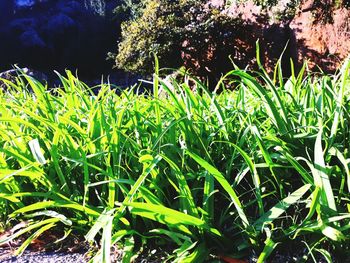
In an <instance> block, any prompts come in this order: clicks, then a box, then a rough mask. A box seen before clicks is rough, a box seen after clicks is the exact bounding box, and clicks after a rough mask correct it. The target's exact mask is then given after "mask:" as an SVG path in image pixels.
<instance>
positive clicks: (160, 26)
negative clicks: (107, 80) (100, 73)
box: [116, 0, 237, 74]
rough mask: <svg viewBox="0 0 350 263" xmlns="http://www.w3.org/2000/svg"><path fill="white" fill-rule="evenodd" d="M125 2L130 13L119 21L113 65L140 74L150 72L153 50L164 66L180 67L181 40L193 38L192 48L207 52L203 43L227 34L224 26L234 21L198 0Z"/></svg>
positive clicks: (205, 43) (234, 20) (233, 23)
mask: <svg viewBox="0 0 350 263" xmlns="http://www.w3.org/2000/svg"><path fill="white" fill-rule="evenodd" d="M126 6H129V9H128V10H130V11H129V12H130V14H131V17H130V19H129V20H128V21H126V22H124V23H123V24H122V37H121V41H120V43H119V48H118V53H117V56H116V66H117V67H118V68H121V69H124V70H127V71H131V72H140V73H143V74H150V73H152V71H153V64H152V63H153V54H157V56H158V58H159V60H160V62H161V64H162V65H164V66H165V67H172V68H177V67H180V66H181V65H182V58H181V51H182V50H183V43H184V41H186V40H191V41H195V42H196V43H193V46H192V47H191V48H192V49H194V50H196V49H198V50H200V51H201V52H203V53H204V52H207V50H205V49H204V47H205V46H206V45H208V44H207V43H208V42H210V41H211V39H212V38H215V37H216V35H215V34H218V36H221V35H223V34H229V33H230V32H224V30H223V29H224V28H225V29H227V28H228V27H227V24H228V23H231V25H232V26H234V25H235V24H236V23H237V21H236V20H237V19H230V18H229V17H227V16H225V15H223V14H220V11H219V10H218V9H216V8H212V7H210V6H209V5H206V2H205V1H204V2H203V1H199V0H190V1H183V0H178V1H168V0H151V1H149V0H144V1H137V4H136V7H134V6H132V5H131V4H129V5H126ZM220 26H221V27H220ZM221 41H223V40H221Z"/></svg>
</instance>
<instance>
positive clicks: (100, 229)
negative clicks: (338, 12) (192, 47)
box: [0, 62, 350, 262]
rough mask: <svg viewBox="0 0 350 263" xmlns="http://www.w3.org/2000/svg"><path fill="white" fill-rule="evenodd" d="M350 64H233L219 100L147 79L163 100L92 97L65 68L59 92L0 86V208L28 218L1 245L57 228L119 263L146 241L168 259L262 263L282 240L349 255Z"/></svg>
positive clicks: (20, 82)
mask: <svg viewBox="0 0 350 263" xmlns="http://www.w3.org/2000/svg"><path fill="white" fill-rule="evenodd" d="M349 66H350V62H347V63H345V64H344V66H343V67H342V69H341V70H340V71H339V73H338V74H336V75H333V76H320V77H314V76H312V75H310V74H309V73H308V71H307V68H306V65H305V66H304V67H303V68H302V70H301V71H300V72H299V73H298V75H296V74H294V73H293V75H292V76H291V77H290V78H289V79H288V80H284V79H283V78H282V77H281V75H282V74H281V70H280V67H279V66H277V68H276V74H275V78H272V79H271V78H270V77H269V76H268V75H267V74H266V73H264V71H262V73H256V74H255V75H254V76H253V75H252V74H250V73H248V72H246V71H243V70H240V69H235V70H233V71H231V72H229V73H228V74H227V75H226V76H224V77H223V79H222V80H221V81H220V82H219V83H218V88H219V87H220V86H223V87H225V85H229V86H231V87H232V86H235V89H234V90H225V89H224V91H223V92H221V93H220V94H216V93H215V92H210V91H209V90H208V89H207V88H206V86H205V85H204V84H203V83H201V82H200V81H198V80H196V79H193V80H192V82H193V83H194V84H193V85H194V86H195V88H196V91H193V87H190V86H189V85H188V83H187V82H186V81H184V82H178V81H176V80H170V81H168V80H167V81H164V80H162V79H161V78H159V77H158V76H157V75H155V77H154V90H155V91H158V90H163V95H164V94H165V96H158V94H156V95H155V96H152V95H150V94H148V95H136V94H135V92H134V90H133V89H132V88H131V89H128V90H124V91H122V92H120V94H117V92H116V91H115V90H114V89H112V88H111V86H110V85H107V84H102V85H101V86H100V91H99V93H98V94H97V95H94V93H93V92H92V91H91V89H90V88H89V87H87V86H86V85H85V84H84V83H82V82H80V81H79V80H78V79H77V78H76V77H74V76H73V75H72V74H71V73H70V72H67V76H61V75H60V79H61V82H62V87H61V88H59V89H48V87H46V86H44V85H43V84H41V83H40V82H38V81H37V80H35V79H33V78H31V77H29V76H26V75H22V76H20V77H18V78H17V82H16V83H11V82H8V81H6V80H3V81H4V82H5V83H6V85H7V89H6V90H1V91H0V135H1V137H0V208H1V210H0V211H1V217H2V221H3V222H6V223H8V224H14V223H13V222H21V221H25V224H22V225H21V227H18V229H17V230H16V231H14V233H13V234H12V235H11V236H9V237H3V238H2V239H1V240H0V245H1V244H4V243H6V242H9V241H10V240H13V239H15V238H17V237H19V236H25V237H26V241H25V242H23V244H22V246H20V247H19V248H18V249H17V254H21V253H22V252H23V250H24V249H25V248H26V247H27V246H28V245H29V244H30V243H31V241H33V240H35V239H36V238H38V236H40V235H42V234H43V233H45V232H46V231H50V230H51V231H57V232H60V231H61V232H62V230H63V229H64V230H65V231H66V233H78V234H82V235H84V236H85V238H86V240H88V241H90V242H94V241H95V242H98V244H99V246H100V249H99V251H98V252H97V253H96V255H95V257H94V261H96V262H109V261H110V260H111V258H110V255H111V247H112V246H113V245H117V244H119V245H120V247H121V249H123V250H124V253H123V261H124V262H130V261H131V260H133V259H134V258H135V257H137V255H138V253H139V252H140V251H141V250H142V248H143V247H156V248H158V247H159V248H161V249H164V250H165V251H168V252H169V256H168V257H169V258H168V260H169V262H202V261H205V260H209V259H214V258H217V257H220V256H227V257H231V258H247V257H249V256H251V255H257V257H258V262H264V261H266V260H267V259H268V258H269V257H270V258H271V257H273V255H274V253H275V251H277V250H278V251H282V252H283V251H284V249H285V248H290V247H291V246H293V247H295V248H300V251H306V252H305V255H304V256H305V258H304V259H305V260H307V259H311V260H312V259H315V257H316V256H321V257H324V258H325V259H326V260H327V261H328V262H331V261H332V260H341V259H343V258H346V257H349V254H348V249H349V245H350V244H349V238H348V237H349V234H350V233H349V228H350V227H349V226H350V224H349V223H350V199H349V198H350V192H349V191H350V172H349V160H350V159H349V158H350V156H349V155H350V153H349V141H350V132H349V127H350V123H349V121H350V115H349V114H350V101H349V95H350V94H349V93H350V79H349ZM135 88H136V87H134V89H135ZM65 236H69V235H68V234H67V235H64V237H65ZM61 241H62V240H61ZM305 249H306V250H305Z"/></svg>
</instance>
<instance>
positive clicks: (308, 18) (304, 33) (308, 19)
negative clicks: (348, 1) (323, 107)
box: [290, 1, 350, 72]
mask: <svg viewBox="0 0 350 263" xmlns="http://www.w3.org/2000/svg"><path fill="white" fill-rule="evenodd" d="M312 2H313V1H307V2H306V3H304V4H303V5H302V7H301V10H304V11H301V12H300V13H299V14H298V15H297V16H296V17H295V18H294V19H293V21H292V22H291V24H290V27H291V29H292V30H293V32H294V34H295V36H296V40H297V43H296V44H297V50H298V59H299V61H300V62H301V61H302V60H304V59H308V60H309V61H310V64H309V65H310V66H311V67H312V68H316V67H317V66H319V67H320V68H322V69H323V70H325V71H329V72H332V71H334V70H335V69H337V68H338V67H339V65H340V64H341V63H342V61H343V60H344V59H345V58H346V57H347V56H348V55H349V54H350V9H346V8H340V9H336V10H334V11H333V12H332V16H331V20H330V21H327V22H325V23H322V22H320V21H319V22H317V21H315V19H314V18H313V15H312ZM307 6H310V8H306V7H307Z"/></svg>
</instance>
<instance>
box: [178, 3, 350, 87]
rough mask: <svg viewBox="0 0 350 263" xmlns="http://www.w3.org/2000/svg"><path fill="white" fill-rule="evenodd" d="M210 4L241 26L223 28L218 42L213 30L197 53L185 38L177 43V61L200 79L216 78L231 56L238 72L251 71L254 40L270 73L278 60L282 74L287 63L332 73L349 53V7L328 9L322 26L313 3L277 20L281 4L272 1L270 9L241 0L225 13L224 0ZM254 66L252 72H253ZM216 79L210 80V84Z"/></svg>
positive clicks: (288, 67) (253, 59)
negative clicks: (180, 44) (179, 54)
mask: <svg viewBox="0 0 350 263" xmlns="http://www.w3.org/2000/svg"><path fill="white" fill-rule="evenodd" d="M210 2H211V4H212V5H213V6H216V7H221V8H222V9H223V11H222V12H223V13H225V14H227V15H229V16H231V17H239V18H240V19H242V21H243V22H242V23H241V24H240V25H238V27H237V26H236V27H232V28H226V29H224V31H225V34H223V36H224V37H223V38H221V39H219V38H217V36H218V32H219V31H216V33H215V32H214V33H213V34H212V35H210V36H208V37H207V39H206V40H205V41H202V42H203V43H205V44H204V45H203V48H202V49H201V50H196V49H193V46H194V45H192V44H191V40H190V39H189V40H187V41H185V43H184V44H183V48H184V51H183V54H182V58H183V60H184V63H185V65H186V66H187V67H188V68H190V69H192V70H193V71H194V72H195V73H197V74H198V75H200V76H208V75H209V76H210V75H211V76H212V78H214V79H215V78H216V79H217V78H218V77H220V76H221V74H223V73H226V72H227V70H229V69H230V68H232V64H231V61H230V60H229V59H228V56H230V57H231V58H232V60H233V61H234V63H235V64H237V65H238V66H240V67H241V68H245V67H246V66H247V65H248V66H250V68H252V69H256V61H255V55H256V53H255V42H256V41H257V40H259V45H260V50H261V52H260V53H261V61H262V62H263V64H264V67H265V68H266V69H267V70H268V71H270V72H271V71H273V69H274V67H275V65H276V62H277V61H278V59H279V58H280V56H281V54H282V52H283V56H282V58H281V62H282V70H283V75H284V76H285V77H288V76H289V75H290V73H291V66H290V59H292V60H293V62H294V65H295V66H296V67H297V68H298V67H301V65H302V63H303V62H304V61H305V60H308V61H309V68H310V69H315V70H318V67H320V68H321V69H322V70H324V71H325V72H329V73H331V72H334V71H335V70H336V69H337V68H338V67H339V65H340V64H341V63H342V61H343V60H344V59H345V58H346V57H347V56H348V55H349V54H350V7H348V8H338V9H335V8H334V9H333V10H331V11H332V12H331V14H330V15H331V19H329V20H328V21H326V22H323V21H322V20H321V18H320V17H318V16H314V14H315V13H316V14H317V8H319V7H317V6H315V4H314V1H312V0H309V1H302V3H301V5H300V6H299V7H298V8H297V10H296V15H295V16H294V17H288V19H284V20H282V21H278V20H277V19H276V14H278V13H279V14H281V13H283V12H284V11H283V9H284V8H286V6H287V1H286V0H283V1H278V4H277V6H276V7H274V8H273V9H272V10H269V11H266V10H263V9H262V8H261V7H260V6H257V5H256V4H255V3H254V1H253V0H251V1H244V2H243V3H240V2H239V1H236V4H233V5H231V6H230V8H228V9H225V8H224V5H225V1H222V0H210ZM254 66H255V68H254ZM215 81H216V80H214V81H213V82H214V83H215Z"/></svg>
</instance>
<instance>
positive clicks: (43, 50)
mask: <svg viewBox="0 0 350 263" xmlns="http://www.w3.org/2000/svg"><path fill="white" fill-rule="evenodd" d="M118 4H119V1H118V0H109V1H107V0H106V1H105V0H103V1H102V0H84V1H78V0H76V1H75V0H0V10H1V16H0V39H1V41H0V57H1V61H0V71H2V70H6V69H9V68H11V64H14V63H18V64H19V66H21V65H23V66H26V67H27V66H28V67H30V68H36V69H39V70H49V71H50V70H53V69H55V70H63V69H66V68H69V69H72V70H75V69H77V68H78V69H79V73H80V74H86V75H89V74H99V71H100V72H103V71H105V70H107V69H110V68H111V67H112V65H113V63H112V62H110V63H109V62H106V57H107V52H108V51H111V50H115V49H116V42H117V37H118V34H119V32H118V30H119V25H118V22H114V21H113V20H112V18H111V17H112V14H111V11H108V12H107V11H106V10H107V9H106V5H108V6H109V8H108V10H112V9H113V7H115V6H117V5H118Z"/></svg>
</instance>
